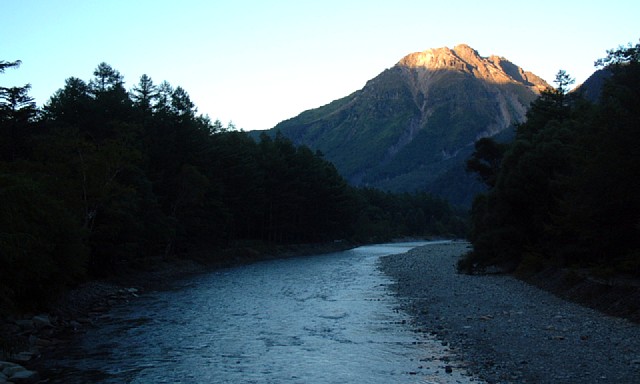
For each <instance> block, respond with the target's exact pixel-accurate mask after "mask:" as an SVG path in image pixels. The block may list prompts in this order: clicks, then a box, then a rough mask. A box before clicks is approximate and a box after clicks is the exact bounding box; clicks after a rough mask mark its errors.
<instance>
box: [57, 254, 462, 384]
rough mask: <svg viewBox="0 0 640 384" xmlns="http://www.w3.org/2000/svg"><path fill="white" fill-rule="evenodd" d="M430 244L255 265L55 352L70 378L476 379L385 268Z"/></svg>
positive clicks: (160, 297)
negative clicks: (415, 314)
mask: <svg viewBox="0 0 640 384" xmlns="http://www.w3.org/2000/svg"><path fill="white" fill-rule="evenodd" d="M423 244H425V243H402V244H386V245H376V246H365V247H360V248H356V249H353V250H350V251H345V252H338V253H332V254H327V255H319V256H313V257H303V258H292V259H283V260H275V261H268V262H261V263H256V264H252V265H248V266H243V267H237V268H231V269H225V270H220V271H217V272H214V273H211V274H207V275H202V276H198V277H195V278H191V279H187V280H185V281H181V282H179V283H178V284H177V285H176V286H175V287H174V289H171V290H168V291H163V292H151V293H148V294H145V295H143V296H141V297H140V298H138V299H136V300H135V301H134V302H132V303H130V304H127V305H122V306H118V307H116V308H114V309H112V310H111V311H110V312H109V314H108V316H106V317H105V318H103V319H101V320H100V322H99V323H98V324H97V327H95V328H92V329H91V330H90V331H89V332H88V333H87V334H86V335H84V337H82V338H81V339H79V340H78V341H77V343H75V344H74V345H73V346H72V347H71V348H69V350H68V351H66V352H65V357H64V358H62V357H61V358H60V360H59V361H57V362H56V368H55V369H56V370H57V371H58V375H59V377H58V378H56V379H55V380H54V381H53V382H61V383H62V382H64V383H84V382H95V383H385V384H388V383H467V382H472V381H474V379H473V378H470V377H468V376H465V375H464V372H462V371H461V370H460V369H457V368H455V369H454V371H453V373H446V372H445V366H446V365H454V366H455V364H454V363H450V362H445V361H446V359H447V358H448V357H449V356H448V351H447V349H446V347H443V346H442V345H441V344H440V343H439V342H437V341H435V340H433V339H431V338H429V337H428V336H427V335H425V334H424V333H421V332H420V333H418V332H415V330H414V329H412V327H411V325H410V319H409V317H408V315H406V314H405V313H403V312H402V311H400V310H398V309H397V306H398V303H397V302H396V299H395V298H394V297H393V295H392V293H391V292H390V291H389V289H388V288H387V286H388V285H389V284H390V283H391V281H390V280H389V279H388V278H387V277H386V276H385V275H383V274H382V273H381V272H379V271H378V269H377V268H376V263H377V260H378V258H379V257H380V256H383V255H388V254H397V253H403V252H406V251H408V250H409V249H411V248H413V247H415V246H418V245H423Z"/></svg>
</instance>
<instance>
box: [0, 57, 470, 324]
mask: <svg viewBox="0 0 640 384" xmlns="http://www.w3.org/2000/svg"><path fill="white" fill-rule="evenodd" d="M19 64H20V62H6V61H0V73H2V72H4V71H5V70H7V69H10V70H16V67H18V66H19ZM0 204H1V205H0V264H1V265H2V268H0V314H2V313H5V312H7V311H9V310H15V309H30V308H34V307H37V306H39V305H41V304H43V303H45V302H46V301H47V300H48V299H49V298H51V297H52V296H55V295H56V294H58V293H59V292H61V291H63V290H64V289H65V288H66V287H69V286H71V285H73V284H76V283H78V282H81V281H83V280H85V279H87V278H95V277H101V276H108V275H111V274H117V273H119V272H120V271H121V270H123V269H127V268H132V267H144V266H145V265H149V264H153V263H154V261H155V260H158V259H160V258H167V257H174V256H181V257H193V256H194V255H196V254H197V255H198V258H199V259H203V258H204V259H207V260H210V261H220V260H217V259H219V258H221V257H224V256H222V255H225V254H226V253H225V252H219V251H220V250H222V249H229V248H234V247H235V248H238V247H245V248H246V247H248V246H254V245H255V244H293V243H314V242H326V241H334V240H337V239H347V240H353V241H358V242H368V241H383V240H388V239H390V238H392V237H395V236H424V235H432V234H433V235H437V234H441V235H442V234H447V235H451V234H455V235H459V236H462V235H464V233H465V223H464V221H463V220H462V219H461V218H460V217H459V216H458V215H457V214H456V213H455V212H453V211H452V210H451V208H450V207H449V206H448V204H447V203H446V202H444V201H441V200H439V199H435V198H432V197H431V196H429V195H426V194H419V195H409V194H403V195H394V194H389V193H383V192H380V191H376V190H371V189H364V190H359V189H354V188H351V187H349V186H348V185H347V184H346V182H345V180H344V179H343V178H342V177H341V176H340V175H339V174H338V173H337V171H336V169H335V168H334V166H333V165H332V164H331V163H329V162H328V161H326V160H325V159H324V158H323V156H322V155H321V154H320V153H314V152H312V151H311V150H309V149H308V148H307V147H304V146H302V147H295V146H294V145H293V144H292V143H291V142H290V141H288V140H287V139H285V138H284V137H282V136H276V137H275V138H269V137H267V136H263V137H262V139H261V140H260V141H258V142H256V141H255V140H253V139H251V138H250V137H248V135H247V134H246V133H244V132H241V131H237V130H235V129H234V127H232V126H231V127H224V126H223V125H222V124H221V123H220V122H219V121H215V122H212V121H211V120H210V119H209V118H208V117H206V116H202V115H198V114H197V109H196V107H195V105H194V104H193V102H192V101H191V100H190V98H189V95H188V93H187V92H186V91H185V90H184V89H183V88H181V87H175V88H174V87H172V86H171V85H170V84H169V83H168V82H166V81H165V82H162V83H161V84H159V85H156V84H154V82H153V81H152V79H151V78H150V77H149V76H147V75H143V76H142V77H141V78H140V80H139V82H138V84H136V85H135V86H133V87H132V89H130V90H127V89H126V88H125V83H124V79H123V76H122V75H121V74H120V73H119V72H118V71H117V70H115V69H114V68H112V67H111V66H109V65H108V64H106V63H101V64H100V65H98V67H97V68H96V70H95V72H94V78H92V79H90V80H89V81H84V80H82V79H79V78H75V77H72V78H69V79H67V80H66V82H65V84H64V86H63V87H62V88H61V89H60V90H59V91H57V92H56V93H55V94H54V95H53V96H52V97H51V98H50V100H49V101H48V102H47V103H46V104H45V106H44V107H43V108H41V109H38V108H36V105H35V103H34V102H33V99H32V98H31V97H30V96H29V86H28V85H27V86H24V87H10V88H7V87H0Z"/></svg>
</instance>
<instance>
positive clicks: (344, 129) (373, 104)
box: [270, 44, 549, 206]
mask: <svg viewBox="0 0 640 384" xmlns="http://www.w3.org/2000/svg"><path fill="white" fill-rule="evenodd" d="M548 86H549V85H548V84H547V83H546V82H545V81H544V80H542V79H541V78H539V77H538V76H536V75H534V74H532V73H531V72H526V71H524V70H523V69H521V68H520V67H518V66H517V65H515V64H513V63H511V62H510V61H509V60H507V59H505V58H503V57H498V56H490V57H482V56H480V55H479V54H478V52H477V51H475V50H474V49H473V48H471V47H469V46H468V45H464V44H462V45H458V46H456V47H455V48H453V49H449V48H446V47H444V48H437V49H429V50H426V51H423V52H416V53H412V54H409V55H407V56H405V57H404V58H402V59H401V60H400V61H399V62H398V63H397V64H396V65H394V66H393V67H392V68H389V69H386V70H385V71H383V72H382V73H380V74H379V75H378V76H376V77H375V78H373V79H372V80H370V81H368V82H367V83H366V85H365V86H364V87H363V88H362V89H360V90H358V91H356V92H354V93H352V94H350V95H348V96H346V97H344V98H342V99H339V100H335V101H333V102H331V103H329V104H327V105H324V106H322V107H319V108H316V109H312V110H308V111H305V112H302V113H301V114H300V115H298V116H296V117H294V118H291V119H289V120H285V121H283V122H281V123H279V124H278V125H276V126H275V127H274V128H273V129H271V130H270V133H271V134H275V132H277V131H280V132H281V133H282V134H283V135H284V136H285V137H287V138H289V139H291V140H292V141H293V142H294V143H296V144H304V145H307V146H309V147H310V148H312V149H314V150H320V151H321V152H322V153H323V154H324V155H325V158H326V159H327V160H329V161H331V162H333V163H334V164H335V166H336V167H337V169H338V170H339V171H340V173H341V174H342V175H343V176H344V177H345V178H346V179H347V180H348V181H349V182H350V183H351V184H352V185H358V186H372V187H376V188H380V189H384V190H390V191H410V192H413V191H416V190H420V191H424V190H426V191H429V192H433V193H437V194H440V195H442V196H443V197H445V198H448V199H449V200H450V201H451V202H452V203H454V204H462V205H467V206H468V205H470V203H471V200H472V197H473V195H475V193H476V192H478V191H479V190H481V188H482V187H481V185H480V184H479V183H478V182H476V181H475V179H474V178H473V176H471V175H467V174H466V173H465V171H464V163H465V161H466V159H467V158H468V157H469V155H470V154H471V153H472V152H473V144H474V142H475V141H476V140H477V139H479V138H481V137H485V136H494V135H498V134H501V133H504V132H505V131H508V128H509V127H511V126H512V124H513V123H514V122H518V121H522V120H523V119H524V118H525V113H526V111H527V108H528V106H529V104H530V103H531V101H533V100H534V99H535V98H536V97H537V95H538V94H539V92H540V91H541V90H543V89H545V88H547V87H548Z"/></svg>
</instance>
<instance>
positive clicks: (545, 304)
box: [380, 242, 640, 383]
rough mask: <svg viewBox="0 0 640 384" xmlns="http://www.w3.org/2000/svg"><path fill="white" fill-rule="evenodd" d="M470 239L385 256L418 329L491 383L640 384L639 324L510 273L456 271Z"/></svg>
mask: <svg viewBox="0 0 640 384" xmlns="http://www.w3.org/2000/svg"><path fill="white" fill-rule="evenodd" d="M469 247H470V245H469V244H468V243H466V242H452V243H446V244H431V245H426V246H423V247H420V248H416V249H414V250H411V251H410V252H408V253H406V254H402V255H392V256H387V257H384V258H382V259H381V261H380V268H381V269H382V270H383V271H384V272H385V273H386V274H388V275H389V276H391V277H392V278H393V279H394V281H395V282H396V283H395V284H393V289H394V290H395V291H396V293H397V295H398V298H399V299H400V301H401V303H402V309H404V310H406V311H407V312H408V313H410V314H411V315H412V317H413V319H414V322H415V324H414V326H415V327H416V328H419V329H421V330H422V331H424V332H429V333H432V334H434V335H435V336H436V337H437V338H439V339H440V340H442V341H443V343H448V344H449V345H450V347H451V348H452V349H453V350H454V352H455V353H456V354H457V355H458V357H459V358H460V359H461V360H462V361H464V362H465V364H466V368H467V369H468V370H469V371H470V372H472V373H475V374H477V375H479V376H480V377H481V378H482V379H484V380H486V381H487V382H489V383H640V325H638V324H634V323H631V322H629V321H627V320H623V319H620V318H614V317H610V316H607V315H604V314H602V313H600V312H596V311H594V310H592V309H589V308H586V307H582V306H580V305H578V304H575V303H571V302H567V301H565V300H562V299H560V298H558V297H556V296H554V295H552V294H550V293H548V292H546V291H542V290H540V289H538V288H535V287H533V286H531V285H528V284H526V283H524V282H522V281H520V280H517V279H515V278H513V277H510V276H504V275H482V276H478V275H475V276H469V275H461V274H457V273H456V270H455V264H456V261H457V260H458V258H459V256H460V255H462V254H463V253H465V252H467V251H468V249H469Z"/></svg>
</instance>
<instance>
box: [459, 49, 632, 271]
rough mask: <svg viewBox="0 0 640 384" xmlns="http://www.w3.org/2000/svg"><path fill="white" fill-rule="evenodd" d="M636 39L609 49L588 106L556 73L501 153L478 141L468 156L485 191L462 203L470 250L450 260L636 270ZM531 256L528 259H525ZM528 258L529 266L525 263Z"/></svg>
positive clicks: (474, 266) (473, 264)
mask: <svg viewBox="0 0 640 384" xmlns="http://www.w3.org/2000/svg"><path fill="white" fill-rule="evenodd" d="M638 51H640V45H636V46H635V47H632V46H629V47H627V48H620V49H618V50H612V51H609V56H608V57H607V58H606V59H602V60H600V61H598V63H599V64H602V65H608V67H607V69H608V70H610V71H611V73H612V76H611V77H610V78H609V79H608V80H607V81H606V83H605V85H604V88H603V90H602V93H601V97H600V100H599V102H598V103H596V104H592V103H590V102H587V101H585V100H583V99H580V98H579V97H577V96H574V95H573V94H570V93H568V92H567V86H568V85H569V84H570V83H571V82H572V80H571V78H570V77H569V76H568V75H567V74H566V72H564V71H560V72H559V73H558V77H557V81H556V83H557V84H558V87H557V88H556V89H549V90H547V91H546V92H543V94H542V95H541V96H540V98H539V99H538V100H536V101H535V102H534V103H533V104H532V106H531V109H530V110H529V113H528V115H527V121H526V122H525V123H523V124H521V125H520V126H518V129H517V133H516V137H515V140H514V141H513V142H512V143H511V144H510V145H509V146H508V147H507V148H506V150H505V151H504V152H502V151H496V150H494V149H496V148H498V147H497V145H496V144H495V143H492V142H490V141H487V139H483V141H479V142H478V143H477V144H476V152H475V153H474V156H473V157H472V158H471V159H470V160H469V162H468V165H469V169H471V170H473V171H475V172H477V173H478V174H479V176H480V177H481V178H482V179H483V180H484V181H485V183H486V184H487V186H488V187H489V188H490V189H489V191H488V192H487V193H486V194H484V195H480V196H478V197H477V198H476V200H475V202H474V205H473V209H472V231H471V241H472V242H473V245H474V250H473V252H471V253H470V254H469V255H468V256H467V258H466V260H464V261H463V262H462V263H461V265H460V267H461V268H462V269H466V270H468V271H473V270H478V269H483V268H485V267H487V266H492V265H494V266H500V267H503V268H505V269H507V270H515V269H518V270H519V271H524V270H535V269H536V268H537V267H536V268H533V267H532V266H533V265H547V266H549V265H552V266H560V267H562V266H580V267H592V268H594V270H598V269H602V268H609V269H611V268H613V269H615V270H616V271H617V272H620V273H630V274H635V275H638V268H637V265H638V264H639V262H638V259H637V257H638V255H639V254H640V253H639V252H638V250H640V233H639V232H640V224H639V223H640V199H639V198H638V196H640V184H639V183H638V180H639V179H640V157H639V156H640V147H639V146H638V145H639V144H638V143H640V110H639V106H640V63H639V62H638ZM532 255H535V256H532ZM534 261H535V263H534Z"/></svg>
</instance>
